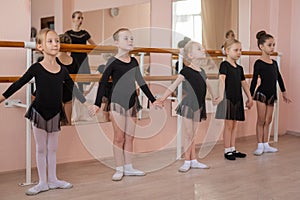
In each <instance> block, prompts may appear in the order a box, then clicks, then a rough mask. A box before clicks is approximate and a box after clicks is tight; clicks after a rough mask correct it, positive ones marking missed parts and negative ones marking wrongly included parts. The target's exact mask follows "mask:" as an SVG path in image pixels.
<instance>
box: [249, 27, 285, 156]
mask: <svg viewBox="0 0 300 200" xmlns="http://www.w3.org/2000/svg"><path fill="white" fill-rule="evenodd" d="M256 38H257V45H258V48H259V49H260V50H261V52H262V55H261V57H260V58H259V59H258V60H257V61H256V62H255V64H254V71H253V78H252V81H251V87H250V91H251V94H252V95H253V99H254V100H255V101H256V107H257V123H256V136H257V143H258V144H257V149H256V150H255V151H254V155H257V156H260V155H262V154H263V153H275V152H277V151H278V149H276V148H274V147H271V146H270V145H269V143H268V139H269V137H268V136H269V127H270V124H271V121H272V117H273V110H274V103H275V101H276V100H277V92H276V90H277V88H276V85H277V82H278V83H279V86H280V89H281V92H282V97H283V101H284V102H286V103H290V102H291V100H290V99H289V98H288V96H287V93H286V89H285V86H284V82H283V79H282V77H281V74H280V72H279V69H278V64H277V62H276V61H275V60H273V59H271V54H272V53H273V52H274V47H275V40H274V38H273V36H272V35H270V34H267V33H266V32H265V31H260V32H258V33H257V34H256ZM258 79H260V80H261V81H260V85H259V86H258V87H257V80H258Z"/></svg>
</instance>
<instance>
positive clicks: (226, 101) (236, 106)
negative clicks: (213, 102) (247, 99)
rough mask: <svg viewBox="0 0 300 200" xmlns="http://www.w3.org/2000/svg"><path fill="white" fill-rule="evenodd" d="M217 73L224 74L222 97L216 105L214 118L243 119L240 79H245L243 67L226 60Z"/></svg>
mask: <svg viewBox="0 0 300 200" xmlns="http://www.w3.org/2000/svg"><path fill="white" fill-rule="evenodd" d="M219 74H223V75H226V78H225V91H224V98H223V100H222V101H221V102H220V103H219V105H218V106H217V111H216V118H217V119H227V120H236V121H244V120H245V114H244V105H243V104H244V103H243V95H242V81H244V80H245V76H244V70H243V67H242V66H240V65H238V64H236V67H235V66H232V65H231V64H230V63H229V62H228V61H223V62H222V63H221V65H220V69H219Z"/></svg>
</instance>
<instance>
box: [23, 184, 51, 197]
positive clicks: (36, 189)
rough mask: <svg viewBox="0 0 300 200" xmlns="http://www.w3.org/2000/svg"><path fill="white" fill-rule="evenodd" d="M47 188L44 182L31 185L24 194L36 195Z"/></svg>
mask: <svg viewBox="0 0 300 200" xmlns="http://www.w3.org/2000/svg"><path fill="white" fill-rule="evenodd" d="M48 190H49V187H48V185H47V184H46V183H44V184H40V183H39V184H37V185H36V186H33V187H32V188H29V189H28V190H27V191H26V194H27V195H36V194H38V193H40V192H45V191H48Z"/></svg>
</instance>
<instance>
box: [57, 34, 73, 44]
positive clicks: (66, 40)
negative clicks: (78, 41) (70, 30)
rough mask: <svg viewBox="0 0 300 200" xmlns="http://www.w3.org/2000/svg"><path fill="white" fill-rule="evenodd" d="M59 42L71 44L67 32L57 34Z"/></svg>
mask: <svg viewBox="0 0 300 200" xmlns="http://www.w3.org/2000/svg"><path fill="white" fill-rule="evenodd" d="M59 42H60V43H64V44H72V39H71V37H70V36H69V35H68V34H66V33H64V34H60V35H59Z"/></svg>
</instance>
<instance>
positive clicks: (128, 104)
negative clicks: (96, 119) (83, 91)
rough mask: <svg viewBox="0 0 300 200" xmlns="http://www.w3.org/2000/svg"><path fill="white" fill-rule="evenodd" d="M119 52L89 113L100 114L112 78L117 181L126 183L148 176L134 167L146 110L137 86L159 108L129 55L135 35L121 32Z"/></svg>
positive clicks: (116, 36) (116, 35)
mask: <svg viewBox="0 0 300 200" xmlns="http://www.w3.org/2000/svg"><path fill="white" fill-rule="evenodd" d="M113 39H114V42H115V44H116V46H117V47H118V52H117V54H116V55H115V56H113V57H112V58H110V59H109V60H108V62H107V64H106V67H105V71H104V73H103V75H102V78H101V80H100V82H99V87H98V92H97V97H96V100H95V105H94V106H93V107H92V109H90V110H89V113H90V115H95V113H96V112H98V110H99V108H100V107H101V104H102V103H103V99H102V98H103V97H104V95H105V92H106V88H107V86H108V84H109V82H108V81H109V78H110V76H111V78H112V84H113V85H112V91H111V94H110V99H109V102H110V111H111V112H110V116H111V121H112V125H113V130H114V139H113V144H114V145H113V152H114V158H115V163H116V172H115V173H114V175H113V176H112V180H113V181H120V180H122V178H123V176H124V175H125V176H144V175H145V172H143V171H140V170H137V169H135V168H133V166H132V154H133V140H134V134H135V126H136V120H137V118H136V115H137V113H138V111H139V110H140V109H141V108H142V107H141V105H140V103H139V100H138V96H137V92H136V82H137V83H138V85H139V86H140V87H141V89H142V91H143V92H144V93H145V95H146V96H147V97H148V99H149V100H150V101H151V102H152V103H154V104H157V102H155V101H156V99H155V98H154V96H153V95H152V93H151V91H150V90H149V88H148V86H147V84H146V83H145V81H144V79H143V77H142V74H141V72H140V69H139V64H138V62H137V60H136V59H135V58H134V57H131V56H130V54H129V52H130V51H131V50H133V35H132V33H131V31H130V30H129V29H127V28H121V29H119V30H117V31H116V32H115V33H114V34H113Z"/></svg>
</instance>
